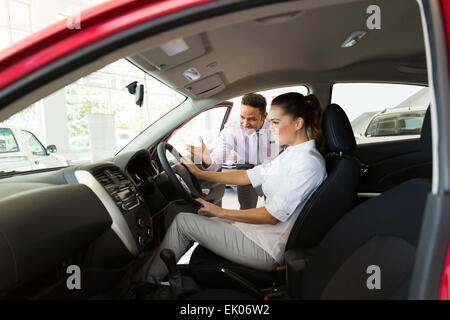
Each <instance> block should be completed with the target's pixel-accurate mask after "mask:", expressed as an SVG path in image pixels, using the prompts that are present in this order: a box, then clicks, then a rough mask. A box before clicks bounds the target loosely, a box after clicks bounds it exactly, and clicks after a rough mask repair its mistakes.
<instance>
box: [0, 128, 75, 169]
mask: <svg viewBox="0 0 450 320" xmlns="http://www.w3.org/2000/svg"><path fill="white" fill-rule="evenodd" d="M56 151H57V149H56V146H55V145H49V146H47V147H46V148H45V147H44V146H43V145H42V143H41V142H40V141H39V139H38V138H36V136H35V135H34V134H33V133H32V132H31V131H28V130H24V129H20V128H17V127H12V126H10V127H0V172H1V171H11V170H15V171H26V170H35V169H44V168H51V167H59V166H66V165H67V161H66V159H65V158H64V157H62V156H60V155H56V154H55V153H56Z"/></svg>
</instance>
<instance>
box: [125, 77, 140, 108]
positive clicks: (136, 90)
mask: <svg viewBox="0 0 450 320" xmlns="http://www.w3.org/2000/svg"><path fill="white" fill-rule="evenodd" d="M127 89H128V92H129V93H130V94H134V96H135V97H136V104H137V105H138V106H139V107H142V104H143V103H144V85H143V84H138V82H137V81H133V82H132V83H130V84H129V85H127Z"/></svg>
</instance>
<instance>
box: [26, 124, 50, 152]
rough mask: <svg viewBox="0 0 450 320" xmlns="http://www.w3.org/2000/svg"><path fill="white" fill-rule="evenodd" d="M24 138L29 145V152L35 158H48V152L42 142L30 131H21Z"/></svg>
mask: <svg viewBox="0 0 450 320" xmlns="http://www.w3.org/2000/svg"><path fill="white" fill-rule="evenodd" d="M21 133H22V136H23V138H24V140H25V143H26V144H27V147H28V150H30V152H31V153H32V154H33V155H35V156H46V155H47V151H46V150H45V148H44V146H43V145H42V144H41V143H40V141H39V140H38V139H37V138H36V137H35V136H34V134H32V133H31V132H29V131H26V130H21Z"/></svg>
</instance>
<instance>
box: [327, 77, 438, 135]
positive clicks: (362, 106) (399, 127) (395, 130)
mask: <svg viewBox="0 0 450 320" xmlns="http://www.w3.org/2000/svg"><path fill="white" fill-rule="evenodd" d="M331 102H332V103H336V104H338V105H340V106H341V107H342V109H344V111H345V112H346V114H347V116H348V118H349V120H350V122H351V124H352V128H353V133H354V134H355V138H356V142H357V143H358V144H365V143H374V142H383V141H395V140H405V139H417V138H419V137H420V132H421V129H422V124H423V119H424V116H425V112H426V110H427V108H428V106H429V105H430V91H429V88H428V87H424V86H415V85H405V84H393V83H337V84H335V85H333V91H332V96H331Z"/></svg>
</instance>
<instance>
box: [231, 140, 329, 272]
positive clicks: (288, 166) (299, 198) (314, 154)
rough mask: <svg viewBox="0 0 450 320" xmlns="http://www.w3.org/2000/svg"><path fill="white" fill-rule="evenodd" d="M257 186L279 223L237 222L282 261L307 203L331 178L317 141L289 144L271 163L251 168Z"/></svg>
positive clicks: (248, 234)
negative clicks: (317, 146)
mask: <svg viewBox="0 0 450 320" xmlns="http://www.w3.org/2000/svg"><path fill="white" fill-rule="evenodd" d="M247 175H248V177H249V179H250V182H251V184H252V185H253V187H258V186H262V191H263V193H264V195H265V196H266V197H267V198H266V203H265V207H266V210H267V211H268V212H269V213H270V214H271V215H272V216H274V217H275V218H277V219H278V220H279V222H278V223H277V224H275V225H270V224H248V223H241V222H233V225H235V226H236V227H237V228H239V229H240V230H241V231H242V232H243V233H244V234H245V236H247V237H248V238H249V239H251V240H252V241H254V242H255V243H256V244H257V245H259V246H260V247H261V248H262V249H264V250H265V251H266V252H267V253H269V254H270V255H271V256H272V257H273V258H274V259H275V260H276V261H277V262H279V263H280V264H283V263H284V250H285V247H286V243H287V240H288V237H289V233H290V231H291V229H292V227H293V225H294V223H295V221H296V219H297V217H298V215H299V213H300V212H301V210H302V209H303V206H304V205H305V203H306V201H307V200H308V199H309V197H310V196H311V195H312V194H313V192H314V191H315V190H316V189H317V187H319V185H320V184H321V183H322V182H323V181H324V180H325V178H326V177H327V173H326V169H325V161H324V158H323V157H322V155H321V154H320V152H319V151H318V150H317V149H316V143H315V141H314V140H309V141H306V142H303V143H300V144H297V145H294V146H290V147H288V148H287V149H286V150H285V151H284V152H283V153H281V154H280V155H279V156H278V157H277V158H275V159H274V160H272V161H271V162H268V163H265V164H262V165H259V166H256V167H254V168H253V169H250V170H247Z"/></svg>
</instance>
